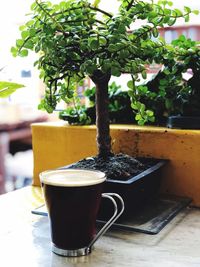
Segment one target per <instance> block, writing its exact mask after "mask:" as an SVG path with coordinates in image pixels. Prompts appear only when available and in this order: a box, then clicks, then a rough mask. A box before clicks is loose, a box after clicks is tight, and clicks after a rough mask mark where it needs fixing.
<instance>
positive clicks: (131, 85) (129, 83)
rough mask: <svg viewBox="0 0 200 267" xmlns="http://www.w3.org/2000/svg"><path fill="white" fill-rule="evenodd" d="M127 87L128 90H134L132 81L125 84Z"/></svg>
mask: <svg viewBox="0 0 200 267" xmlns="http://www.w3.org/2000/svg"><path fill="white" fill-rule="evenodd" d="M127 86H128V88H130V89H134V88H135V85H134V83H133V81H132V80H130V81H128V82H127Z"/></svg>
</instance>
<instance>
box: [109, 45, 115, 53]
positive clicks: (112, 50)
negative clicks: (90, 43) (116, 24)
mask: <svg viewBox="0 0 200 267" xmlns="http://www.w3.org/2000/svg"><path fill="white" fill-rule="evenodd" d="M116 50H117V48H116V46H115V45H114V44H110V45H109V46H108V51H109V52H115V51H116Z"/></svg>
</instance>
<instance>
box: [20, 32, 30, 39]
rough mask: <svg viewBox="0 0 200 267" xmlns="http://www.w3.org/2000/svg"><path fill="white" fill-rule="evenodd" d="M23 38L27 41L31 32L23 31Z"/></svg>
mask: <svg viewBox="0 0 200 267" xmlns="http://www.w3.org/2000/svg"><path fill="white" fill-rule="evenodd" d="M21 36H22V38H23V39H26V38H27V37H28V36H29V32H28V31H23V32H21Z"/></svg>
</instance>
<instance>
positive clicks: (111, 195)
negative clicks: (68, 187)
mask: <svg viewBox="0 0 200 267" xmlns="http://www.w3.org/2000/svg"><path fill="white" fill-rule="evenodd" d="M102 197H104V198H108V199H110V200H111V201H112V203H113V206H114V213H113V216H112V217H111V218H110V219H109V221H108V222H107V223H106V224H105V225H104V226H103V227H102V228H101V230H100V231H99V232H98V233H97V235H96V236H95V237H94V239H93V240H92V241H91V242H90V244H89V245H88V250H90V249H91V247H92V246H93V245H94V243H95V242H96V241H97V240H98V239H99V237H100V236H102V235H103V234H104V233H105V232H106V231H107V230H108V229H109V228H110V226H111V225H112V224H113V223H114V222H115V221H116V220H117V219H118V218H119V217H120V215H121V214H122V213H123V211H124V201H123V199H122V197H120V195H118V194H116V193H103V194H102ZM114 198H117V199H118V200H119V201H120V203H121V209H120V210H119V209H118V205H117V202H116V201H115V199H114Z"/></svg>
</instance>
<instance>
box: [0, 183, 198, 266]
mask: <svg viewBox="0 0 200 267" xmlns="http://www.w3.org/2000/svg"><path fill="white" fill-rule="evenodd" d="M42 203H43V199H42V196H41V190H40V188H37V187H26V188H23V189H20V190H17V191H15V192H11V193H8V194H5V195H1V196H0V210H1V220H0V226H1V227H0V251H1V253H0V254H1V257H0V266H2V267H13V266H20V267H23V266H26V267H27V266H28V267H62V266H69V267H71V266H78V267H79V266H80V267H83V266H84V267H110V266H112V267H129V266H134V267H139V266H141V267H158V266H159V267H161V266H162V267H190V266H191V267H192V266H196V267H197V266H200V210H199V209H192V208H188V209H185V210H184V211H182V212H181V213H179V215H178V216H177V217H176V218H174V219H173V220H172V221H171V222H170V223H169V224H168V225H167V226H166V227H165V228H164V229H163V230H162V231H161V232H160V233H159V234H157V235H146V234H141V233H134V232H127V231H116V230H115V231H114V230H110V231H109V232H107V233H106V234H105V235H104V236H103V237H102V238H100V240H98V241H97V243H96V244H95V247H94V250H93V251H92V253H91V254H90V255H88V256H83V257H78V258H65V257H60V256H57V255H55V254H54V253H52V252H51V242H50V233H49V224H48V218H47V217H42V216H39V215H34V214H31V210H33V209H34V208H36V207H38V206H40V205H41V204H42Z"/></svg>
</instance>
